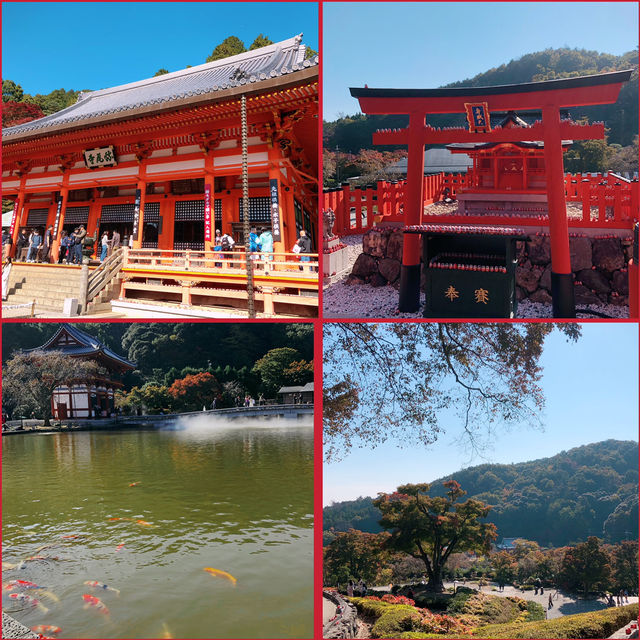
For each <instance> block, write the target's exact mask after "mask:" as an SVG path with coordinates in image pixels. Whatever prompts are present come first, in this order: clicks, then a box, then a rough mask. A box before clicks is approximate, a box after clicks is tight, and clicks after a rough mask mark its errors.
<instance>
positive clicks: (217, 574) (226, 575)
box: [204, 567, 238, 587]
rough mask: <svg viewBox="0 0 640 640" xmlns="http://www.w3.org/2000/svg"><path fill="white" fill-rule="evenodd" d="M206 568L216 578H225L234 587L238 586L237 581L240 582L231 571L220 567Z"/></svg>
mask: <svg viewBox="0 0 640 640" xmlns="http://www.w3.org/2000/svg"><path fill="white" fill-rule="evenodd" d="M204 570H205V571H206V572H207V573H208V574H209V575H212V576H214V577H215V578H224V579H225V580H228V581H229V582H230V583H231V584H232V585H233V586H234V587H235V586H236V582H238V581H237V580H236V579H235V578H234V577H233V576H232V575H231V574H230V573H227V572H226V571H221V570H220V569H212V568H211V567H205V568H204Z"/></svg>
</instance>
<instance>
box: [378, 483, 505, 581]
mask: <svg viewBox="0 0 640 640" xmlns="http://www.w3.org/2000/svg"><path fill="white" fill-rule="evenodd" d="M445 488H446V490H447V492H446V495H445V496H429V491H430V489H431V487H430V485H428V484H407V485H403V486H400V487H398V490H397V491H396V492H395V493H392V494H381V495H380V496H379V497H378V498H377V499H376V500H374V504H375V506H376V507H378V509H380V512H381V513H382V519H381V520H380V524H381V525H382V526H383V527H384V528H385V529H387V530H391V537H390V538H389V540H388V543H387V547H388V548H390V549H393V550H395V551H401V552H404V553H408V554H409V555H411V556H413V557H414V558H419V559H420V560H422V562H424V566H425V568H426V571H427V575H428V577H429V581H428V583H427V590H428V591H443V590H444V586H443V584H442V569H443V567H444V566H445V564H446V562H447V560H448V558H449V556H450V555H451V554H452V553H454V552H461V551H475V552H480V553H488V552H489V550H490V548H491V542H492V541H493V540H495V538H496V527H495V525H493V524H491V523H483V522H481V520H482V519H483V518H486V517H487V515H488V514H489V511H490V509H491V507H489V506H488V505H486V504H484V503H483V502H480V501H479V500H474V499H471V498H470V499H468V500H465V501H464V502H460V500H461V498H463V497H464V496H465V495H466V491H463V490H462V489H461V488H460V485H459V484H458V483H457V482H455V480H451V481H449V482H446V483H445Z"/></svg>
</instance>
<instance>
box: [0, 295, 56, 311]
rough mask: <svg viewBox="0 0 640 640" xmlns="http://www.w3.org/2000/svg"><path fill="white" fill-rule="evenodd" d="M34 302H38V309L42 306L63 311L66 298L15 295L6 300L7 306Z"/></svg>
mask: <svg viewBox="0 0 640 640" xmlns="http://www.w3.org/2000/svg"><path fill="white" fill-rule="evenodd" d="M33 300H35V301H36V307H39V306H40V305H44V306H46V307H53V308H55V309H60V310H62V307H63V306H64V298H56V297H51V296H40V297H36V296H29V295H25V294H20V293H17V294H13V295H10V296H8V297H7V299H6V301H5V302H6V304H8V305H9V304H22V303H25V302H32V301H33Z"/></svg>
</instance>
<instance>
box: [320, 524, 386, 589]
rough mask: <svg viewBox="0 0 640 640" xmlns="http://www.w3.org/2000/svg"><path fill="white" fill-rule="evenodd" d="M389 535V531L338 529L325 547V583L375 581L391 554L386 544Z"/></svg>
mask: <svg viewBox="0 0 640 640" xmlns="http://www.w3.org/2000/svg"><path fill="white" fill-rule="evenodd" d="M388 538H389V534H388V533H386V532H382V533H363V532H362V531H357V530H356V529H350V530H349V531H347V532H338V533H337V534H336V536H335V538H334V539H333V541H332V542H331V543H330V544H329V545H327V546H326V547H325V549H324V562H323V569H322V570H323V580H324V584H325V585H338V584H341V583H342V584H344V583H345V582H347V581H348V580H360V579H361V580H364V581H365V582H366V583H372V582H375V581H376V577H377V576H378V574H379V573H380V571H382V570H383V569H384V567H385V565H386V563H387V561H388V560H389V557H390V554H389V552H388V551H387V550H386V549H385V547H384V543H385V542H386V541H387V539H388Z"/></svg>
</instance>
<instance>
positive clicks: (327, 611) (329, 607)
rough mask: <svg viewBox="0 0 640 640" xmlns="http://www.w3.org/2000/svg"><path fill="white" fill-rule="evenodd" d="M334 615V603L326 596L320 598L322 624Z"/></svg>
mask: <svg viewBox="0 0 640 640" xmlns="http://www.w3.org/2000/svg"><path fill="white" fill-rule="evenodd" d="M335 615H336V605H335V604H333V602H331V600H329V599H328V598H322V624H323V625H325V624H327V622H329V620H331V618H333V617H334V616H335Z"/></svg>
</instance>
